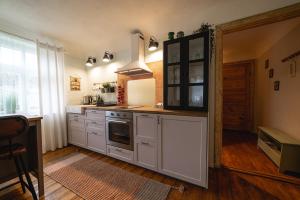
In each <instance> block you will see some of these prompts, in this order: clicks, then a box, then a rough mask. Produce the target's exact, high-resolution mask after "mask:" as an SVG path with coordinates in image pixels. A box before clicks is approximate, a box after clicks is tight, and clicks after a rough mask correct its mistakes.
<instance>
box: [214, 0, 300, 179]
mask: <svg viewBox="0 0 300 200" xmlns="http://www.w3.org/2000/svg"><path fill="white" fill-rule="evenodd" d="M299 16H300V4H296V5H293V6H289V7H286V8H282V9H278V10H275V11H271V12H268V13H265V14H261V15H257V16H254V17H249V18H246V19H243V20H238V21H235V22H231V23H227V24H223V25H220V26H218V27H217V30H216V35H217V38H216V40H217V48H216V50H217V53H216V62H217V64H216V79H217V80H216V103H215V106H216V107H215V108H216V111H215V113H216V116H215V133H216V135H215V142H216V147H215V153H216V154H215V159H216V160H215V163H216V165H217V166H221V165H222V160H224V159H226V156H228V155H231V161H230V162H231V164H232V163H233V162H236V163H239V164H241V163H243V162H245V163H247V166H246V165H244V167H239V168H235V166H234V165H232V166H233V167H231V168H232V169H234V168H235V170H239V171H243V172H247V173H254V174H257V173H258V174H261V175H262V176H270V177H272V178H279V179H285V180H289V181H290V180H292V181H295V182H298V183H300V181H299V179H296V178H293V177H287V176H285V175H284V174H280V173H278V169H277V168H276V166H273V167H270V166H271V165H267V166H264V165H266V163H268V162H269V163H271V164H273V163H272V161H270V160H269V159H268V158H267V157H266V156H265V155H264V154H263V153H262V152H259V151H258V149H257V135H255V134H251V133H252V132H254V133H255V132H256V128H257V118H260V117H262V115H261V116H257V115H259V114H261V111H260V110H259V109H257V107H256V111H257V112H254V110H255V109H254V107H255V105H253V104H255V103H254V102H253V103H252V108H251V105H250V104H251V81H250V83H249V81H248V80H249V78H250V80H251V76H250V77H247V76H246V73H245V74H244V75H243V70H244V72H245V71H246V70H245V67H244V69H243V67H241V68H239V67H238V66H237V65H238V63H240V62H242V63H243V62H244V63H243V64H245V60H246V61H247V60H248V59H256V57H245V56H243V55H242V54H240V55H239V59H236V60H234V61H232V60H229V61H228V60H226V58H225V56H224V55H223V49H224V44H223V42H224V37H225V36H226V35H227V34H231V33H232V34H235V33H237V32H240V31H247V30H250V29H254V28H259V27H263V26H267V25H270V24H275V23H277V22H283V21H285V20H289V19H293V18H296V17H299ZM283 30H284V29H283ZM277 32H278V31H276V33H277ZM279 32H280V30H279ZM256 35H259V33H258V34H256ZM224 43H225V42H224ZM237 44H239V43H238V42H237ZM246 49H247V48H246ZM258 49H263V48H258ZM256 64H257V63H256V62H254V64H253V65H255V66H256ZM234 66H236V69H239V70H236V71H237V72H236V73H239V77H237V76H238V75H234V74H233V75H227V74H226V73H227V72H228V71H229V72H230V70H232V68H233V67H234ZM259 66H262V62H260V63H259ZM256 67H257V66H256ZM256 67H255V70H256ZM226 68H229V69H226ZM230 68H231V69H230ZM255 70H254V71H255ZM260 70H262V69H261V68H260ZM248 71H249V70H248ZM254 73H255V72H254ZM264 73H265V74H264V75H265V76H267V74H268V73H267V70H265V72H264ZM250 75H251V74H250ZM241 77H244V79H243V80H242V78H241ZM264 78H265V79H267V78H266V77H264ZM228 79H236V80H228ZM253 79H254V80H255V81H254V82H256V79H257V78H253ZM238 82H239V83H241V84H238ZM247 83H249V84H248V85H247ZM241 85H243V87H242V86H241ZM260 87H264V85H260ZM255 88H256V85H255V87H254V88H252V89H254V90H255ZM241 89H243V90H244V93H243V94H242V93H241V91H240V93H239V92H238V90H241ZM249 89H250V92H249ZM247 91H248V92H247ZM253 93H255V91H253ZM233 94H235V95H233ZM249 96H250V97H249ZM242 98H244V100H245V101H242V100H241V99H242ZM258 100H260V99H259V98H257V99H256V101H258ZM232 105H235V106H234V107H235V108H231V107H232ZM245 108H247V109H245ZM248 108H249V109H248ZM262 109H263V108H262ZM253 116H255V117H254V118H255V119H253ZM251 117H252V119H251ZM223 128H224V130H223ZM227 130H230V131H231V132H227ZM233 132H235V133H238V134H235V135H234V134H232V133H233ZM225 134H228V135H229V136H227V137H226V135H225ZM224 135H225V136H224ZM224 137H226V138H227V139H225V140H224ZM245 140H246V141H248V144H245V143H244V144H242V143H243V142H241V141H245ZM228 141H230V142H231V143H229V144H228ZM222 145H223V146H222ZM224 145H227V146H229V147H232V148H230V149H229V151H227V153H225V154H224ZM242 151H243V152H244V153H245V154H244V155H243V156H241V157H234V156H232V155H234V153H235V152H242ZM251 158H258V159H260V160H251ZM230 162H229V163H230ZM259 165H261V166H260V167H259ZM236 166H237V165H236ZM245 166H246V167H245ZM256 167H257V168H256ZM255 168H256V169H255ZM263 168H264V170H265V171H261V170H260V169H263ZM253 169H254V170H253ZM266 171H267V172H271V173H265V172H266Z"/></svg>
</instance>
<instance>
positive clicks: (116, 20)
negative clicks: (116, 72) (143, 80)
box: [0, 0, 299, 58]
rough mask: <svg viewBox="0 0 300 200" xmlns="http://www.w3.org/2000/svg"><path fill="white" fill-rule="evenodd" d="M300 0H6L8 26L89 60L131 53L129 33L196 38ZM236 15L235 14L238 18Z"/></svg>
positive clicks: (1, 9)
mask: <svg viewBox="0 0 300 200" xmlns="http://www.w3.org/2000/svg"><path fill="white" fill-rule="evenodd" d="M296 2H299V1H298V0H285V1H282V0H272V4H270V1H269V0H252V1H248V0H227V1H222V0H163V1H161V0H151V1H149V0H147V1H146V0H48V1H46V0H1V1H0V23H1V22H5V23H9V24H12V25H14V26H18V27H22V28H24V29H26V30H29V31H32V32H34V33H38V34H41V35H44V36H47V37H51V38H54V39H55V40H56V41H59V42H60V43H62V44H63V45H64V47H65V49H66V51H67V53H68V54H70V55H73V56H76V57H79V58H85V57H87V56H89V55H99V54H100V55H101V54H103V52H104V51H105V50H111V51H113V52H124V51H128V50H129V48H130V40H129V39H130V33H131V32H132V31H134V30H140V31H142V32H143V33H144V34H145V36H147V37H149V35H154V36H155V37H156V38H158V39H159V40H160V41H163V40H165V39H166V38H167V33H168V32H169V31H174V32H177V31H180V30H182V31H184V32H185V33H186V34H191V33H192V31H193V30H195V29H197V28H199V27H200V25H201V23H203V22H209V23H212V24H219V23H223V22H227V21H231V20H234V19H238V18H242V17H246V16H250V15H253V14H257V13H261V12H265V11H267V10H272V9H276V8H279V7H283V6H286V5H290V4H293V3H296ZM233 11H234V12H233Z"/></svg>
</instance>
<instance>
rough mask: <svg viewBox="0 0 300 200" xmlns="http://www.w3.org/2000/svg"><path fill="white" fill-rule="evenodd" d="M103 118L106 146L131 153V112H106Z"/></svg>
mask: <svg viewBox="0 0 300 200" xmlns="http://www.w3.org/2000/svg"><path fill="white" fill-rule="evenodd" d="M105 116H106V129H105V130H106V142H107V144H108V145H111V146H116V147H120V148H123V149H127V150H131V151H133V114H132V112H116V111H106V114H105Z"/></svg>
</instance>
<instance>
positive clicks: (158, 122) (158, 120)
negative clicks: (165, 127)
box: [157, 116, 160, 124]
mask: <svg viewBox="0 0 300 200" xmlns="http://www.w3.org/2000/svg"><path fill="white" fill-rule="evenodd" d="M157 124H160V117H159V116H158V117H157Z"/></svg>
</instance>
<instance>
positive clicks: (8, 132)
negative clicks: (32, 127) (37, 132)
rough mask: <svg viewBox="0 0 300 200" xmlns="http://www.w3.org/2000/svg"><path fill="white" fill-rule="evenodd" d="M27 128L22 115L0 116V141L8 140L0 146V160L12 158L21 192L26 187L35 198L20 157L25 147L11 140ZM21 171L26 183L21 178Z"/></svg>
mask: <svg viewBox="0 0 300 200" xmlns="http://www.w3.org/2000/svg"><path fill="white" fill-rule="evenodd" d="M28 129H29V124H28V120H27V118H26V117H24V116H21V115H12V116H5V117H0V141H7V142H8V145H5V146H0V160H14V163H15V166H16V171H17V174H18V176H19V180H20V183H21V186H22V190H23V192H24V193H25V192H26V188H27V189H28V190H29V191H30V192H31V194H32V197H33V199H34V200H37V195H36V193H35V190H34V187H33V184H32V181H31V178H30V176H29V173H28V170H27V167H26V165H25V163H24V161H23V158H22V155H23V154H26V153H27V149H26V147H25V146H24V145H22V144H19V143H13V142H12V140H13V138H15V137H16V136H18V135H20V134H26V133H27V131H28ZM23 173H24V174H25V177H26V180H27V183H26V182H25V181H24V180H23Z"/></svg>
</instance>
